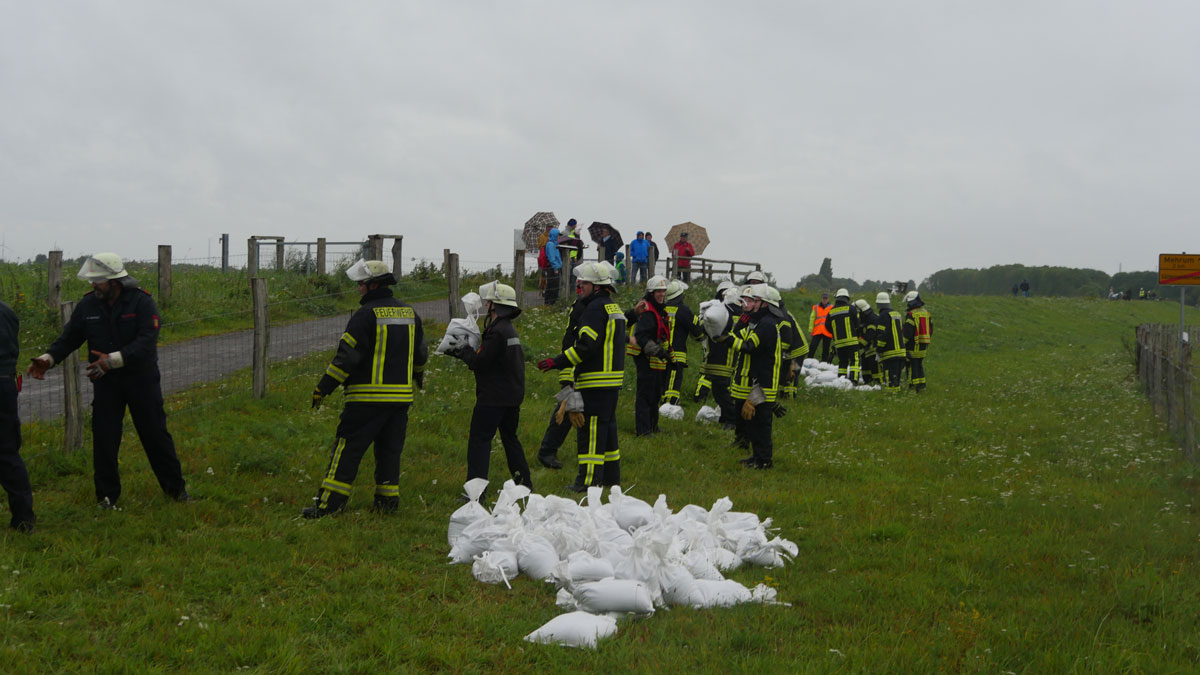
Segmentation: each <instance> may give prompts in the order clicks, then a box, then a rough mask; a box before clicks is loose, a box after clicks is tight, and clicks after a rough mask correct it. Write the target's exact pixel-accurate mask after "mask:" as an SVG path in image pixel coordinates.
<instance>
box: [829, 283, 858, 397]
mask: <svg viewBox="0 0 1200 675" xmlns="http://www.w3.org/2000/svg"><path fill="white" fill-rule="evenodd" d="M828 323H829V327H830V328H832V329H833V351H834V352H835V353H836V354H837V359H838V377H844V378H846V379H848V380H851V381H853V380H855V379H857V375H858V373H856V372H855V371H856V370H857V368H856V367H855V364H854V357H855V355H856V354H857V352H858V333H859V327H858V308H857V307H855V306H854V305H851V304H850V291H848V290H846V289H844V288H839V289H838V291H837V293H835V294H834V297H833V309H830V310H829V318H828Z"/></svg>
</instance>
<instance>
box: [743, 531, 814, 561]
mask: <svg viewBox="0 0 1200 675" xmlns="http://www.w3.org/2000/svg"><path fill="white" fill-rule="evenodd" d="M746 541H747V543H746V544H745V545H743V546H740V547H739V548H738V555H739V556H741V558H742V561H743V562H745V563H746V564H748V565H758V566H759V567H782V566H783V565H784V564H785V563H786V562H788V561H791V560H792V559H793V558H795V557H796V554H797V553H799V551H800V549H799V548H798V547H797V546H796V544H794V543H793V542H790V541H788V540H787V539H783V538H780V537H775V538H774V539H772V540H770V541H763V542H751V541H750V540H749V539H747V540H746Z"/></svg>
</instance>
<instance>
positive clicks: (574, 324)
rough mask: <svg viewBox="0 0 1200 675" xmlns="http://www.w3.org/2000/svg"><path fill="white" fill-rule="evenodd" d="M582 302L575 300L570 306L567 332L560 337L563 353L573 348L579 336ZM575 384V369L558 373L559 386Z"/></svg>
mask: <svg viewBox="0 0 1200 675" xmlns="http://www.w3.org/2000/svg"><path fill="white" fill-rule="evenodd" d="M583 308H584V302H583V300H580V299H576V300H575V303H574V304H572V305H571V315H570V317H568V318H567V330H566V331H564V332H563V336H562V350H563V351H564V352H565V351H567V350H568V349H570V348H571V347H573V346H575V338H576V336H578V334H579V318H580V317H582V316H583ZM574 383H575V368H574V367H572V366H568V367H566V368H563V369H562V370H560V371H558V384H559V386H564V387H565V386H567V385H569V384H574Z"/></svg>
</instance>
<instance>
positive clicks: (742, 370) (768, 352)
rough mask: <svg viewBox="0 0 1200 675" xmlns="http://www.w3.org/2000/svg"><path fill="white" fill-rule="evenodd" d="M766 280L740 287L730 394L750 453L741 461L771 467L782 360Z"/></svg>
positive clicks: (776, 324)
mask: <svg viewBox="0 0 1200 675" xmlns="http://www.w3.org/2000/svg"><path fill="white" fill-rule="evenodd" d="M767 289H768V287H767V285H766V284H757V285H754V286H746V287H744V288H743V289H742V315H741V316H740V317H738V327H737V328H736V329H735V331H736V332H735V336H736V337H735V338H734V343H733V348H734V350H735V351H737V353H738V359H739V361H738V365H737V368H736V369H735V370H734V373H733V381H732V383H731V384H730V387H729V390H730V394H731V395H732V396H733V400H734V402H735V403H736V404H738V406H739V412H740V413H741V414H740V417H741V419H742V420H743V422H744V433H745V436H746V440H748V441H749V445H750V450H751V454H750V456H749V457H747V458H745V459H743V460H742V461H741V463H742V465H743V466H746V467H749V468H752V469H770V468H771V467H773V466H774V465H775V464H774V445H773V443H772V439H771V426H772V420H773V419H774V417H775V414H776V413H777V411H776V399H777V397H778V394H779V371H780V364H781V363H782V361H783V353H782V348H781V344H782V343H781V341H780V339H779V324H778V322H777V320H776V318H775V316H774V315H773V314H772V313H771V305H770V302H769V297H770V296H769V293H768V290H767Z"/></svg>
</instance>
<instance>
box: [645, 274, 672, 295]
mask: <svg viewBox="0 0 1200 675" xmlns="http://www.w3.org/2000/svg"><path fill="white" fill-rule="evenodd" d="M667 285H668V284H667V278H666V277H664V276H662V275H660V274H655V275H654V276H652V277H650V278H649V279H647V280H646V292H647V293H650V292H652V291H665V290H667Z"/></svg>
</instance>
